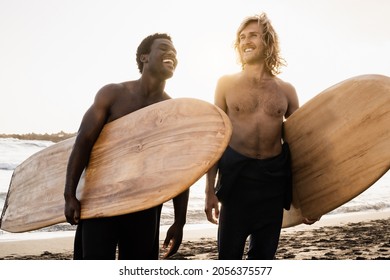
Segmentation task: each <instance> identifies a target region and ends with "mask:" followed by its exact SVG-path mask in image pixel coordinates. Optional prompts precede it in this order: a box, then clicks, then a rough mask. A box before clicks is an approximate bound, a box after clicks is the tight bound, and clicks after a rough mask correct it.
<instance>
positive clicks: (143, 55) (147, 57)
mask: <svg viewBox="0 0 390 280" xmlns="http://www.w3.org/2000/svg"><path fill="white" fill-rule="evenodd" d="M140 59H141V62H142V63H145V62H148V61H149V55H147V54H141V57H140Z"/></svg>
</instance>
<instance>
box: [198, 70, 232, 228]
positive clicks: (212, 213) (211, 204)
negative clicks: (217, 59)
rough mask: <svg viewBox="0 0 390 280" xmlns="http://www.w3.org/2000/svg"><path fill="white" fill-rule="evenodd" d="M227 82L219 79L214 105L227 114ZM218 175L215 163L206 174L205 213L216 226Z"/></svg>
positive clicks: (226, 78)
mask: <svg viewBox="0 0 390 280" xmlns="http://www.w3.org/2000/svg"><path fill="white" fill-rule="evenodd" d="M228 82H229V77H228V76H224V77H222V78H220V79H219V81H218V83H217V87H216V89H215V96H214V104H215V105H216V106H218V107H219V108H220V109H221V110H223V111H224V112H225V113H227V105H226V98H225V89H224V88H225V87H226V86H227V83H228ZM217 173H218V163H216V164H215V165H214V166H213V167H212V168H211V169H210V170H209V171H208V172H207V174H206V190H205V195H206V198H205V209H204V211H205V213H206V216H207V220H208V221H209V222H211V223H213V224H218V217H219V201H218V198H217V196H216V195H215V179H216V177H217Z"/></svg>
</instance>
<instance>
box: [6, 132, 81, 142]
mask: <svg viewBox="0 0 390 280" xmlns="http://www.w3.org/2000/svg"><path fill="white" fill-rule="evenodd" d="M76 134H77V133H66V132H63V131H61V132H58V133H53V134H48V133H45V134H37V133H28V134H0V138H16V139H20V140H43V141H52V142H54V143H57V142H60V141H62V140H65V139H68V138H71V137H73V136H76Z"/></svg>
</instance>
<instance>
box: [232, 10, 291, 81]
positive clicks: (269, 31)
mask: <svg viewBox="0 0 390 280" xmlns="http://www.w3.org/2000/svg"><path fill="white" fill-rule="evenodd" d="M251 22H257V23H258V25H259V26H260V27H261V29H262V31H263V34H262V36H261V38H262V41H263V44H264V47H265V66H266V69H267V70H268V71H269V73H270V74H271V75H274V76H275V75H277V74H280V72H281V71H280V68H281V67H282V66H286V61H285V60H284V59H283V58H282V57H281V56H280V48H279V38H278V35H277V34H276V32H275V30H274V28H273V27H272V25H271V21H270V20H269V19H268V17H267V14H265V13H261V14H259V15H255V16H251V17H247V18H245V19H244V20H243V21H242V23H241V25H240V26H239V28H238V30H237V33H236V40H235V42H234V48H235V49H236V51H237V53H238V58H239V63H241V67H242V69H244V67H245V63H243V61H242V58H241V55H240V52H239V44H240V33H241V32H242V30H243V29H244V28H245V27H247V26H248V24H249V23H251Z"/></svg>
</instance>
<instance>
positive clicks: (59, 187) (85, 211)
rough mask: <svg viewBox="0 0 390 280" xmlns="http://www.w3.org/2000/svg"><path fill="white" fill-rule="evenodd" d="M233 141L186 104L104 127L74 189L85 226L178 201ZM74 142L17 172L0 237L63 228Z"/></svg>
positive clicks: (221, 120)
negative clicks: (4, 233)
mask: <svg viewBox="0 0 390 280" xmlns="http://www.w3.org/2000/svg"><path fill="white" fill-rule="evenodd" d="M231 133H232V127H231V124H230V121H229V119H228V117H227V116H226V114H225V113H224V112H222V111H221V110H220V109H218V108H217V107H216V106H214V105H212V104H209V103H207V102H204V101H200V100H196V99H189V98H180V99H172V100H169V101H164V102H160V103H156V104H153V105H151V106H148V107H146V108H143V109H141V110H138V111H136V112H134V113H131V114H129V115H127V116H124V117H122V118H120V119H118V120H116V121H114V122H111V123H109V124H107V125H106V126H105V127H104V128H103V130H102V132H101V134H100V136H99V138H98V140H97V142H96V143H95V145H94V147H93V150H92V154H91V158H90V161H89V164H88V167H87V169H86V170H85V172H84V173H83V175H82V178H81V180H80V182H79V186H78V193H77V196H78V197H79V199H80V201H81V204H82V212H81V216H82V218H93V217H103V216H116V215H121V214H125V213H131V212H136V211H140V210H144V209H148V208H150V207H152V206H156V205H159V204H161V203H163V202H165V201H167V200H169V199H171V198H173V197H175V196H177V195H178V194H180V193H181V192H183V191H184V190H186V189H188V188H189V187H190V186H191V185H192V184H194V183H195V182H196V181H197V180H198V179H199V178H200V177H202V176H203V175H204V174H205V173H206V172H207V171H208V170H209V168H210V167H211V166H213V165H214V164H215V163H216V162H217V161H218V159H219V158H220V156H221V155H222V153H223V151H224V150H225V148H226V146H227V145H228V143H229V140H230V136H231ZM74 140H75V139H74V138H72V139H68V140H66V141H63V142H61V143H58V144H55V145H53V146H50V147H48V148H46V149H44V150H43V151H41V152H38V153H37V154H35V155H33V156H32V157H30V158H29V159H27V160H26V161H25V162H23V163H22V164H21V165H20V166H18V167H17V168H16V169H15V171H14V174H13V177H12V179H11V184H10V188H9V192H8V196H7V199H6V202H5V206H4V210H3V214H2V220H1V228H2V229H3V230H6V231H10V232H22V231H29V230H33V229H38V228H41V227H45V226H49V225H52V224H56V223H60V222H64V221H65V217H64V199H63V191H64V185H65V175H66V165H67V161H68V158H69V155H70V152H71V148H72V146H73V144H74Z"/></svg>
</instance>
